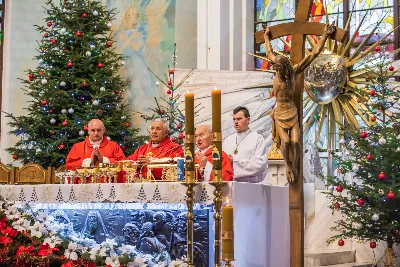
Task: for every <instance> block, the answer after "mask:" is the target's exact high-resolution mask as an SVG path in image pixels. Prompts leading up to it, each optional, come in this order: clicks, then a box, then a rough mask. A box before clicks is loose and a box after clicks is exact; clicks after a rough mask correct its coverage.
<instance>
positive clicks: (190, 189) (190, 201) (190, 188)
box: [182, 183, 198, 267]
mask: <svg viewBox="0 0 400 267" xmlns="http://www.w3.org/2000/svg"><path fill="white" fill-rule="evenodd" d="M182 184H183V185H184V186H186V187H187V190H186V196H187V198H186V204H187V208H188V212H187V214H186V223H187V264H188V266H189V267H194V261H193V259H194V258H193V243H194V239H193V229H194V227H193V223H194V222H193V221H194V213H193V205H194V194H195V192H194V188H195V187H196V186H197V185H198V183H182Z"/></svg>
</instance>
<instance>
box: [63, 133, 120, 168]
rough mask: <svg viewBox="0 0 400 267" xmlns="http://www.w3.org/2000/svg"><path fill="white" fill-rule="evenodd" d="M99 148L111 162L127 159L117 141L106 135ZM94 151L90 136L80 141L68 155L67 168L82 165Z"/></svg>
mask: <svg viewBox="0 0 400 267" xmlns="http://www.w3.org/2000/svg"><path fill="white" fill-rule="evenodd" d="M99 150H100V153H101V154H102V155H103V157H107V158H108V159H109V160H110V162H111V163H115V162H117V161H119V160H124V159H125V155H124V152H122V149H121V148H120V147H119V145H118V144H117V143H116V142H113V141H110V140H108V139H107V137H105V136H104V138H103V141H101V143H100V147H99ZM92 152H93V146H92V144H91V143H90V141H89V137H86V140H85V141H82V142H79V143H77V144H75V145H74V146H73V147H72V149H71V151H70V152H69V154H68V156H67V163H66V169H67V170H72V171H74V170H76V168H77V167H81V166H82V161H83V160H84V159H86V158H90V157H91V155H92Z"/></svg>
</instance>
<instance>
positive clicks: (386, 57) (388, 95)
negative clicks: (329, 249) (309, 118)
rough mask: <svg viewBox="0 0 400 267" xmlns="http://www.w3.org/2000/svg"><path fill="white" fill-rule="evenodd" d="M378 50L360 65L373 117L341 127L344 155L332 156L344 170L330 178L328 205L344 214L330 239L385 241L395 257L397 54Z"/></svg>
mask: <svg viewBox="0 0 400 267" xmlns="http://www.w3.org/2000/svg"><path fill="white" fill-rule="evenodd" d="M375 51H376V52H377V53H376V54H374V55H373V56H371V58H368V59H366V60H365V62H363V64H362V66H361V67H360V71H365V72H366V73H368V74H367V76H366V87H365V88H360V89H359V92H358V93H359V99H361V100H362V102H365V109H364V112H366V113H367V114H368V116H369V117H370V121H369V122H368V121H365V122H364V126H363V127H362V128H361V129H359V130H358V131H351V130H345V129H346V127H342V129H341V131H342V132H341V135H342V139H341V140H340V144H341V145H343V152H344V153H343V154H342V155H338V154H333V155H334V159H335V161H336V163H337V165H338V169H339V170H340V171H338V175H337V176H334V177H327V180H328V184H329V187H328V192H327V194H328V195H329V199H330V200H331V205H330V208H331V209H332V210H333V212H340V213H341V214H342V215H343V219H341V220H339V221H336V222H335V226H334V227H332V228H331V230H333V231H334V232H335V233H337V234H336V235H335V236H333V237H331V238H330V239H329V240H328V242H329V243H330V242H333V241H337V242H338V243H337V244H338V245H339V246H343V245H344V244H345V242H347V241H345V240H346V239H347V240H350V239H351V238H354V239H356V240H358V241H361V242H367V243H369V246H370V247H371V248H372V249H374V248H376V246H377V242H378V241H384V242H385V243H386V246H387V250H386V254H387V255H392V253H393V250H392V248H393V245H394V244H395V243H400V176H399V175H400V160H399V159H400V120H399V115H398V112H399V110H398V109H397V108H396V106H397V105H398V101H399V97H400V94H399V91H398V83H397V82H396V81H394V79H393V76H394V74H395V73H397V71H398V70H395V69H394V67H393V66H392V61H393V54H392V53H388V52H386V51H384V49H383V48H382V47H378V48H376V49H375ZM360 120H361V119H360ZM360 123H361V122H360ZM347 128H349V127H347ZM349 176H351V178H349Z"/></svg>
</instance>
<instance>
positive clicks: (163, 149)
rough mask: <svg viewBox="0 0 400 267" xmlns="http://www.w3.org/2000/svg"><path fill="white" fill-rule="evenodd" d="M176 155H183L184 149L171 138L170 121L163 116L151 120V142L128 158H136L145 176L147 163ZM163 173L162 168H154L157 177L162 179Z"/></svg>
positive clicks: (154, 174)
mask: <svg viewBox="0 0 400 267" xmlns="http://www.w3.org/2000/svg"><path fill="white" fill-rule="evenodd" d="M175 157H183V149H182V147H181V146H180V145H179V144H177V143H175V142H172V141H171V139H170V138H169V125H168V122H167V121H166V120H164V119H162V118H158V119H155V120H153V121H152V122H151V127H150V142H149V143H148V144H146V145H142V146H141V147H139V148H138V149H136V150H135V152H134V153H133V154H132V155H130V156H129V157H128V158H127V159H128V160H134V161H136V162H137V163H138V164H139V165H140V166H141V168H139V169H140V171H141V174H142V175H143V177H144V176H145V175H146V173H147V167H146V165H147V164H148V163H150V162H151V161H153V160H155V159H163V158H165V159H167V158H169V159H171V158H175ZM161 174H162V169H158V168H155V169H153V176H154V178H155V179H161Z"/></svg>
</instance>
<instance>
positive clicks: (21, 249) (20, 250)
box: [15, 246, 35, 257]
mask: <svg viewBox="0 0 400 267" xmlns="http://www.w3.org/2000/svg"><path fill="white" fill-rule="evenodd" d="M34 249H35V247H34V246H27V247H24V246H19V247H18V249H17V253H15V256H17V257H18V256H19V255H21V254H22V253H28V254H29V253H31V252H32V251H33V250H34Z"/></svg>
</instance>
